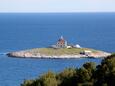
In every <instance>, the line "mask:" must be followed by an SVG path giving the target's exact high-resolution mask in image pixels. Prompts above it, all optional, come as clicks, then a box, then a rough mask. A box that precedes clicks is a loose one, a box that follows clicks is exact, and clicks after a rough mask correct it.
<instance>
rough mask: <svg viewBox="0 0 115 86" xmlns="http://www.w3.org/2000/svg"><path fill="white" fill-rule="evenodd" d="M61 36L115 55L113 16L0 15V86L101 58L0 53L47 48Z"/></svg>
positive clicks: (15, 85)
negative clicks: (39, 57) (54, 57)
mask: <svg viewBox="0 0 115 86" xmlns="http://www.w3.org/2000/svg"><path fill="white" fill-rule="evenodd" d="M60 36H63V37H64V38H65V39H66V40H67V41H68V43H72V44H79V45H81V47H88V48H94V49H97V50H103V51H106V52H110V53H112V52H115V48H114V47H115V13H0V86H20V84H21V83H22V82H23V80H25V79H34V78H37V77H39V76H40V75H41V74H43V73H45V72H47V71H49V70H51V71H54V72H57V73H58V72H60V71H62V70H63V69H64V68H68V67H81V66H82V64H83V63H84V62H89V61H92V62H96V64H100V62H101V60H102V59H88V58H87V59H83V58H82V59H24V58H23V59H20V58H10V57H7V56H5V55H3V53H7V52H12V51H18V50H25V49H31V48H37V47H38V48H39V47H48V46H50V45H52V44H55V43H56V41H57V40H58V38H59V37H60Z"/></svg>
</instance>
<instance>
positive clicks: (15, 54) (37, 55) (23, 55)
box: [7, 50, 111, 59]
mask: <svg viewBox="0 0 115 86" xmlns="http://www.w3.org/2000/svg"><path fill="white" fill-rule="evenodd" d="M109 55H111V54H110V53H107V52H103V51H99V52H96V53H91V54H89V55H83V54H76V55H74V54H68V55H67V54H62V55H55V54H53V55H47V54H43V53H38V52H37V53H33V52H30V51H27V50H25V51H19V52H10V53H8V54H7V56H9V57H16V58H38V59H42V58H43V59H71V58H72V59H73V58H75V59H76V58H104V57H107V56H109Z"/></svg>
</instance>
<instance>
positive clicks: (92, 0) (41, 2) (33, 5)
mask: <svg viewBox="0 0 115 86" xmlns="http://www.w3.org/2000/svg"><path fill="white" fill-rule="evenodd" d="M0 12H37V13H39V12H40V13H41V12H42V13H43V12H115V0H0Z"/></svg>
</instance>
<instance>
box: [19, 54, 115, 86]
mask: <svg viewBox="0 0 115 86" xmlns="http://www.w3.org/2000/svg"><path fill="white" fill-rule="evenodd" d="M21 86H115V54H113V55H111V56H108V57H107V58H105V59H103V60H102V62H101V64H100V65H97V66H96V65H95V63H92V62H87V63H85V64H83V66H82V67H81V68H67V69H65V70H63V71H62V72H60V73H57V74H56V73H53V72H51V71H49V72H47V73H46V74H44V75H41V76H40V77H38V78H37V79H35V80H25V81H24V82H23V84H21Z"/></svg>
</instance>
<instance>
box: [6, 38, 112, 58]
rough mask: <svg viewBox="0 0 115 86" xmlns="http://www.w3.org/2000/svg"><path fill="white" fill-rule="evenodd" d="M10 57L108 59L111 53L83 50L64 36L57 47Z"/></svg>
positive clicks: (12, 54) (14, 53) (18, 53)
mask: <svg viewBox="0 0 115 86" xmlns="http://www.w3.org/2000/svg"><path fill="white" fill-rule="evenodd" d="M7 55H8V56H10V57H20V58H21V57H23V58H29V57H30V58H81V57H91V58H98V57H100V58H101V57H107V56H108V55H111V54H110V53H107V52H104V51H99V50H94V49H90V48H82V47H81V46H80V45H79V44H76V45H73V44H69V43H68V42H67V41H66V40H65V39H64V38H63V37H62V36H61V38H60V39H59V40H58V41H57V43H56V44H55V45H51V46H50V47H48V48H35V49H29V50H23V51H18V52H10V53H8V54H7Z"/></svg>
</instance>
